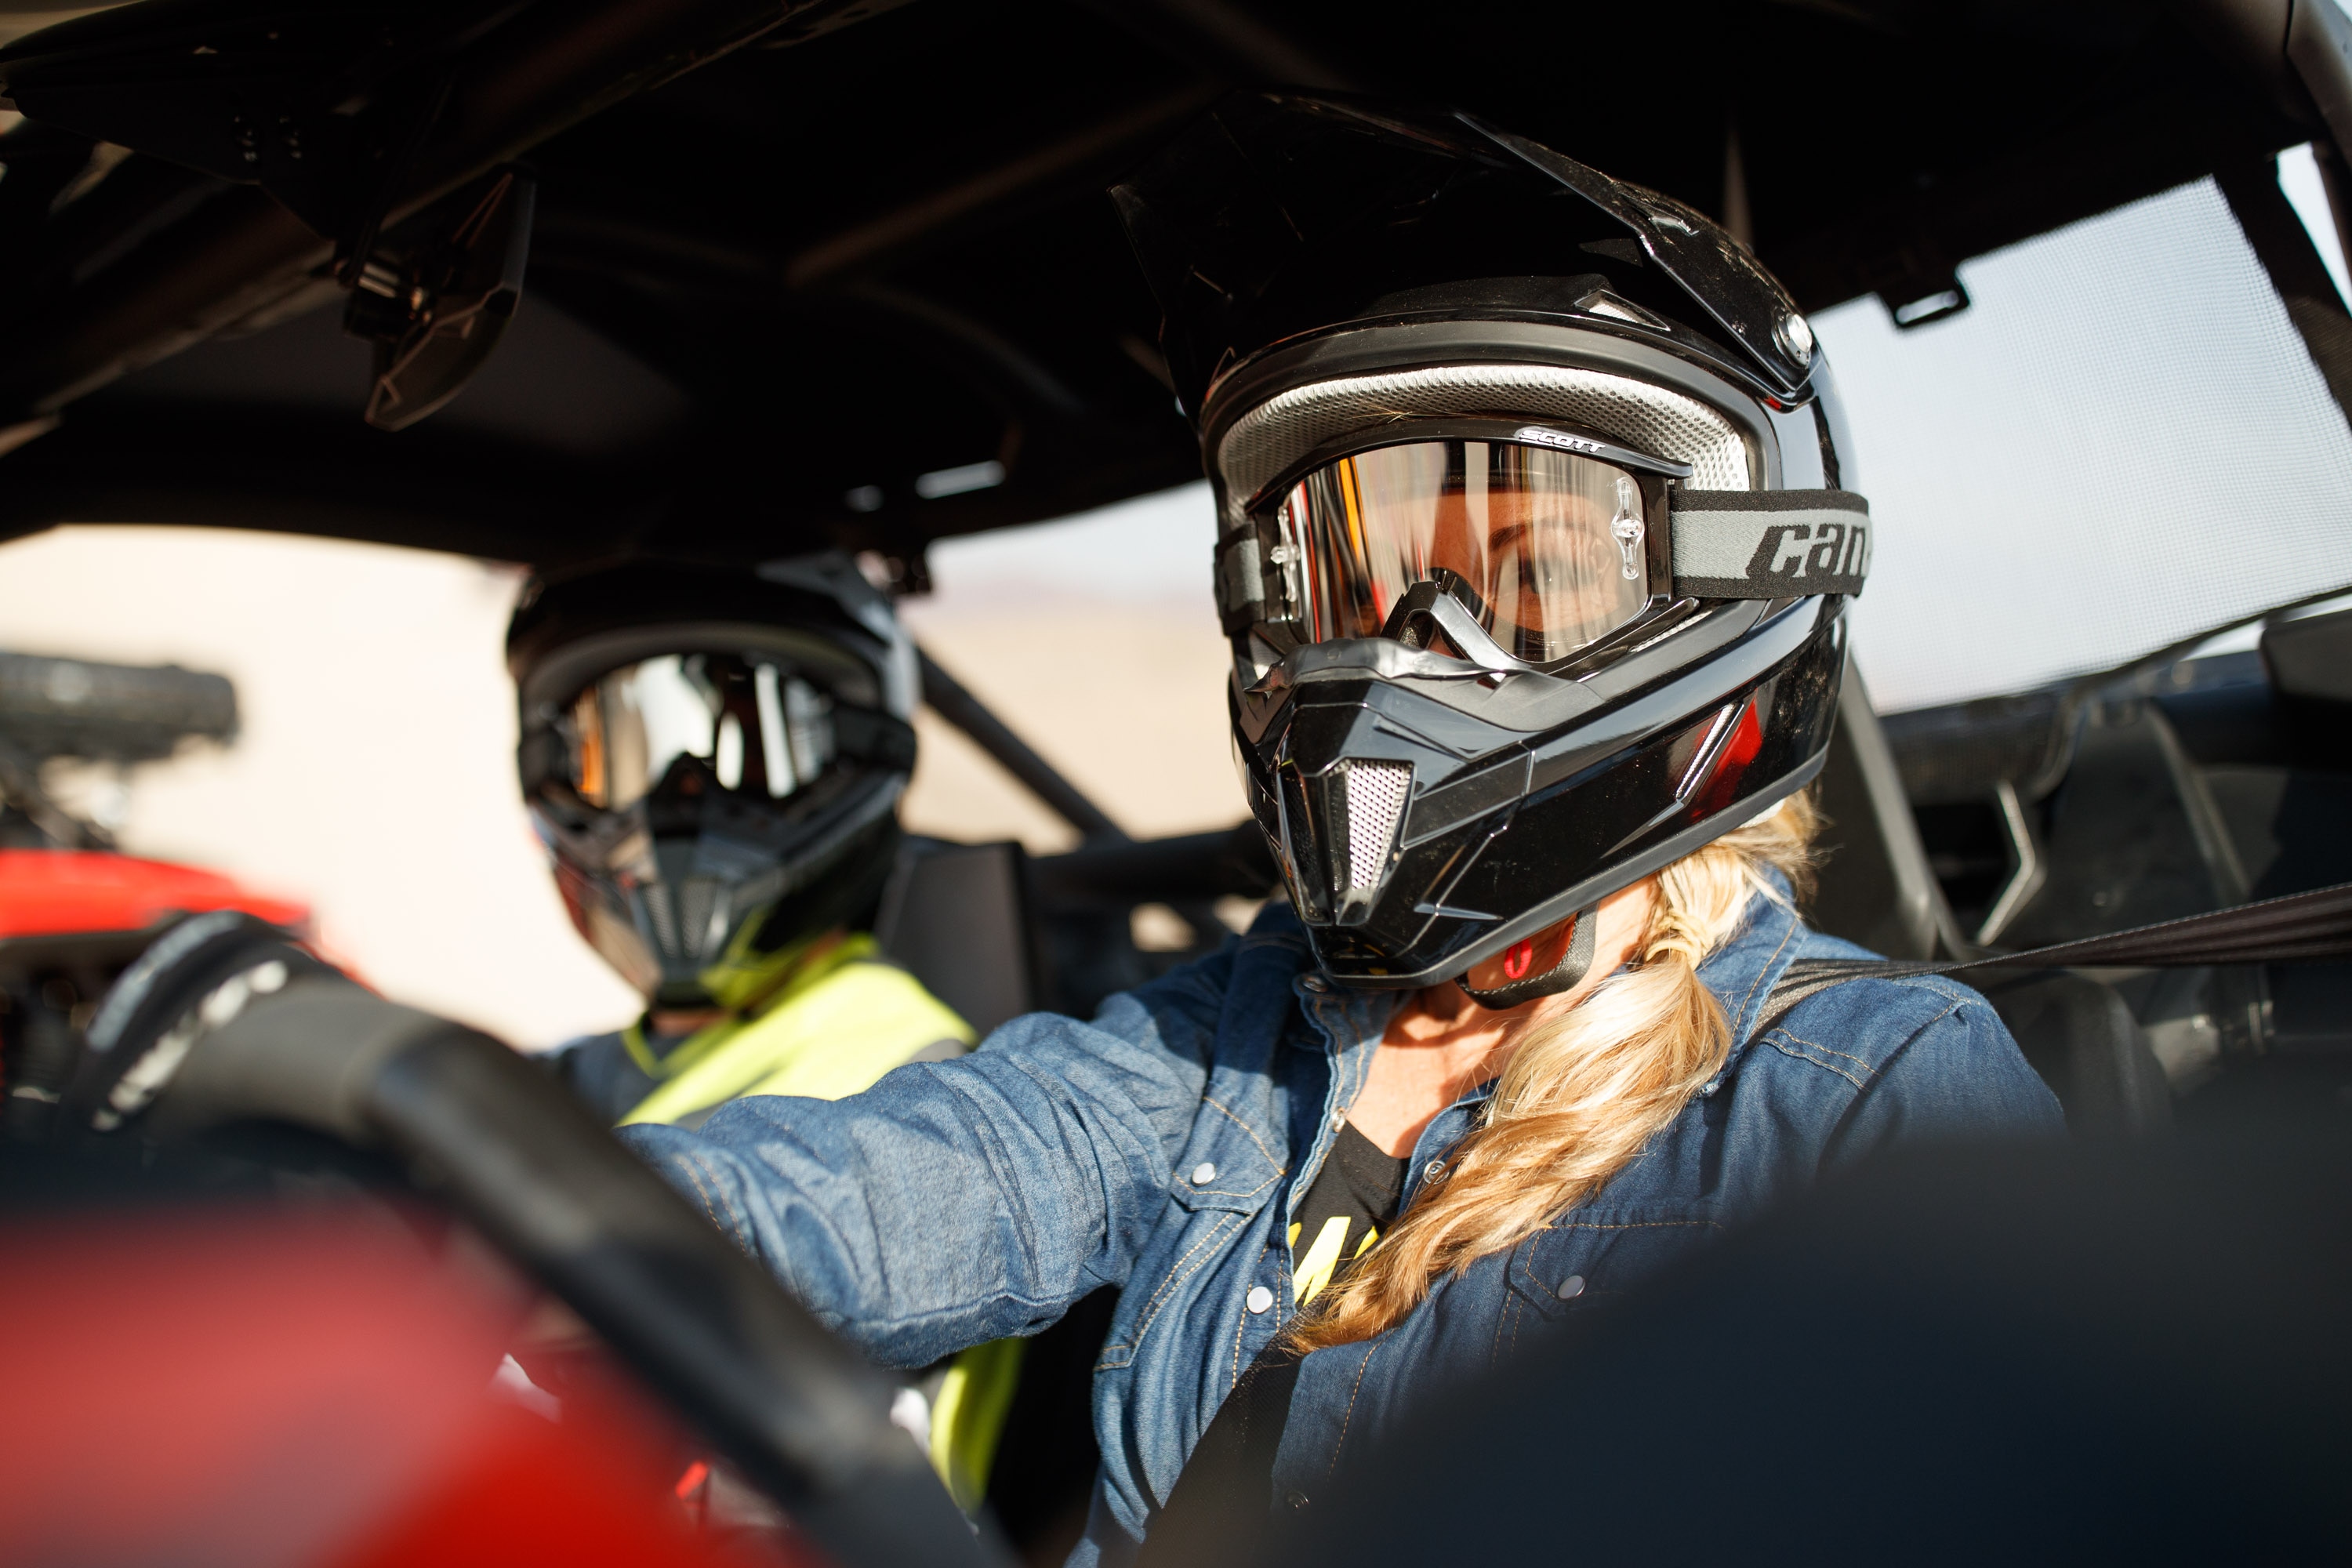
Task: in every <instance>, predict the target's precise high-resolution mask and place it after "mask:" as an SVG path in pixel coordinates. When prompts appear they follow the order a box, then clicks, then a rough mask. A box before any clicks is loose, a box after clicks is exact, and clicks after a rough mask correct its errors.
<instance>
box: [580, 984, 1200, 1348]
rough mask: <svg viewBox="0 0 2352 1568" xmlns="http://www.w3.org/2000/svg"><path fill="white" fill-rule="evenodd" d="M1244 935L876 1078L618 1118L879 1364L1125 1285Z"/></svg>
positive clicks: (1175, 1148)
mask: <svg viewBox="0 0 2352 1568" xmlns="http://www.w3.org/2000/svg"><path fill="white" fill-rule="evenodd" d="M1232 965H1233V950H1232V948H1231V947H1230V946H1228V948H1227V949H1226V950H1225V951H1224V952H1220V953H1217V954H1215V955H1213V956H1212V957H1210V958H1208V959H1204V960H1202V962H1201V963H1195V964H1191V965H1188V966H1187V967H1185V968H1183V969H1181V970H1178V971H1177V972H1175V973H1172V974H1170V975H1168V976H1166V977H1165V978H1163V979H1160V980H1159V981H1155V982H1154V983H1152V984H1150V985H1147V986H1144V987H1142V988H1140V989H1139V990H1137V991H1134V992H1131V993H1127V994H1121V995H1118V996H1114V997H1112V998H1111V999H1110V1000H1109V1001H1108V1002H1107V1003H1105V1004H1104V1005H1103V1007H1102V1010H1101V1012H1100V1013H1098V1014H1097V1016H1096V1017H1095V1020H1094V1021H1093V1022H1092V1023H1091V1024H1082V1023H1080V1022H1078V1021H1077V1020H1076V1019H1074V1018H1064V1017H1059V1016H1055V1015H1052V1014H1045V1013H1036V1014H1031V1015H1029V1016H1026V1017H1022V1018H1016V1019H1014V1020H1013V1021H1012V1022H1011V1023H1009V1024H1006V1025H1005V1026H1003V1027H1002V1028H1000V1029H998V1030H997V1031H996V1032H995V1033H994V1034H992V1035H991V1036H990V1037H988V1038H987V1039H986V1040H984V1041H982V1043H981V1045H980V1047H979V1048H978V1049H977V1050H975V1051H974V1052H972V1053H971V1055H970V1056H967V1057H964V1058H961V1059H960V1060H956V1061H952V1062H940V1063H923V1064H917V1065H914V1066H909V1067H905V1068H899V1069H898V1070H897V1071H896V1072H893V1073H890V1074H889V1075H887V1077H885V1078H884V1079H882V1080H881V1081H880V1082H879V1083H877V1084H876V1085H875V1087H874V1088H873V1089H869V1090H867V1091H866V1093H864V1094H858V1095H852V1096H850V1097H848V1098H846V1099H844V1100H798V1099H785V1098H779V1097H757V1098H751V1099H746V1100H738V1101H736V1102H734V1103H733V1104H731V1105H729V1106H727V1107H726V1108H724V1109H723V1110H720V1111H719V1113H718V1114H716V1115H714V1116H713V1117H711V1118H710V1120H709V1121H707V1122H705V1123H704V1124H703V1126H702V1127H701V1129H700V1130H699V1131H695V1132H686V1131H679V1130H677V1129H676V1128H670V1127H642V1126H641V1127H628V1128H624V1129H622V1131H621V1136H622V1137H623V1138H624V1139H625V1141H626V1142H628V1144H629V1145H630V1146H631V1147H632V1148H634V1149H635V1150H636V1151H637V1152H638V1153H639V1154H640V1155H642V1156H643V1157H644V1158H645V1159H646V1161H647V1162H648V1163H651V1164H652V1165H653V1166H654V1168H655V1169H656V1170H657V1171H659V1172H661V1173H662V1174H663V1175H664V1176H666V1177H667V1178H668V1180H669V1181H670V1182H671V1183H672V1184H674V1185H676V1186H677V1188H678V1189H679V1190H680V1191H682V1192H684V1193H686V1194H688V1197H689V1198H691V1199H693V1200H694V1201H695V1202H696V1203H697V1204H698V1205H699V1206H700V1207H701V1208H702V1210H703V1212H704V1213H706V1214H707V1215H709V1216H710V1219H711V1220H712V1222H713V1223H714V1224H716V1225H718V1226H719V1227H720V1228H721V1229H723V1230H725V1231H727V1232H728V1233H729V1234H730V1235H731V1236H733V1237H735V1238H736V1240H737V1242H738V1243H739V1244H740V1245H741V1246H742V1247H743V1248H744V1249H745V1250H746V1251H748V1252H750V1253H751V1254H752V1255H753V1256H754V1257H756V1258H759V1259H760V1260H761V1262H763V1263H765V1264H766V1265H767V1266H768V1268H770V1269H771V1270H772V1272H773V1273H774V1274H775V1276H776V1277H777V1279H780V1280H782V1282H783V1284H784V1285H785V1287H786V1288H787V1289H791V1290H792V1291H793V1294H794V1295H796V1296H798V1297H799V1298H800V1299H801V1300H803V1301H804V1302H806V1303H807V1304H808V1306H809V1307H810V1308H811V1310H814V1311H815V1312H816V1314H817V1315H818V1316H819V1317H820V1318H821V1319H823V1320H824V1321H825V1323H826V1324H827V1325H828V1326H830V1327H832V1328H834V1329H835V1330H836V1331H839V1332H841V1333H842V1334H844V1335H845V1336H846V1337H847V1338H848V1339H850V1340H851V1341H852V1342H855V1343H856V1344H857V1345H858V1346H859V1347H860V1348H861V1349H862V1350H864V1351H865V1352H866V1354H868V1355H870V1356H872V1357H873V1358H874V1359H876V1360H877V1361H879V1362H881V1363H884V1364H885V1365H891V1366H901V1367H916V1366H926V1365H929V1363H932V1362H935V1361H937V1360H939V1359H940V1357H942V1356H944V1355H948V1354H950V1353H951V1352H955V1351H958V1350H961V1349H963V1348H964V1347H965V1346H968V1345H973V1344H978V1343H980V1342H983V1341H986V1340H992V1339H998V1338H1002V1337H1003V1336H1005V1335H1008V1334H1020V1333H1029V1332H1034V1331H1036V1330H1038V1329H1041V1328H1043V1327H1045V1325H1046V1324H1048V1323H1051V1322H1053V1321H1055V1319H1057V1318H1059V1317H1060V1316H1061V1315H1062V1312H1063V1311H1064V1310H1065V1309H1066V1308H1067V1307H1068V1306H1069V1304H1070V1303H1071V1302H1073V1301H1075V1300H1077V1299H1078V1298H1080V1297H1082V1296H1084V1295H1086V1294H1087V1292H1088V1291H1090V1290H1092V1289H1096V1288H1097V1286H1101V1285H1107V1284H1118V1283H1120V1282H1122V1281H1123V1280H1124V1279H1125V1278H1126V1275H1127V1270H1128V1268H1129V1266H1130V1264H1131V1262H1132V1260H1133V1258H1134V1257H1135V1256H1136V1253H1137V1251H1138V1250H1139V1248H1140V1247H1141V1246H1142V1244H1143V1241H1144V1239H1145V1237H1147V1236H1148V1235H1149V1234H1150V1229H1151V1226H1153V1224H1154V1223H1155V1222H1156V1221H1157V1220H1158V1219H1159V1217H1160V1213H1161V1210H1162V1209H1163V1208H1164V1206H1165V1205H1166V1204H1167V1202H1168V1193H1169V1190H1170V1187H1171V1183H1172V1176H1171V1166H1172V1163H1173V1162H1174V1161H1175V1159H1176V1157H1177V1155H1178V1154H1179V1153H1180V1152H1181V1148H1182V1145H1183V1142H1184V1140H1185V1138H1186V1136H1187V1134H1188V1133H1189V1131H1190V1130H1191V1128H1192V1120H1193V1118H1194V1116H1195V1114H1196V1113H1197V1112H1198V1110H1199V1109H1200V1104H1201V1097H1202V1093H1203V1092H1204V1091H1205V1089H1206V1085H1207V1078H1208V1067H1209V1060H1210V1056H1211V1053H1212V1050H1213V1047H1214V1045H1215V1040H1216V1031H1217V1026H1218V1022H1219V1017H1220V1015H1221V1012H1222V1007H1223V997H1224V992H1225V986H1226V982H1227V979H1228V977H1229V975H1230V973H1231V971H1232Z"/></svg>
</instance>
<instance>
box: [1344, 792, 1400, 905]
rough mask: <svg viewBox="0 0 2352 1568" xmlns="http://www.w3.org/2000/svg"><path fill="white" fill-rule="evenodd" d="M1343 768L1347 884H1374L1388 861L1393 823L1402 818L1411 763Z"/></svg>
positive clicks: (1395, 828) (1393, 831)
mask: <svg viewBox="0 0 2352 1568" xmlns="http://www.w3.org/2000/svg"><path fill="white" fill-rule="evenodd" d="M1347 769H1348V885H1349V887H1351V888H1370V887H1376V886H1378V885H1379V883H1380V879H1381V868H1383V867H1385V866H1386V865H1387V864H1388V858H1389V846H1390V845H1391V844H1393V843H1395V842H1396V832H1397V824H1398V823H1399V822H1402V820H1403V819H1404V802H1405V796H1406V795H1409V794H1411V793H1412V764H1411V763H1348V764H1347Z"/></svg>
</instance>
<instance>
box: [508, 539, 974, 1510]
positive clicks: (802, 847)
mask: <svg viewBox="0 0 2352 1568" xmlns="http://www.w3.org/2000/svg"><path fill="white" fill-rule="evenodd" d="M507 651H508V659H509V667H510V668H511V670H512V673H513V675H514V679H515V684H516V689H517V691H518V694H519V697H520V703H521V710H522V713H521V728H522V742H521V745H520V751H519V753H518V754H519V760H520V769H521V774H522V787H523V795H524V798H525V800H526V801H527V802H528V804H529V807H530V815H531V819H532V821H533V823H534V824H535V825H536V826H537V827H538V829H539V833H540V836H541V838H542V840H543V841H544V842H545V844H546V846H547V848H548V852H549V855H550V858H551V860H552V862H553V865H554V869H555V878H556V884H557V886H558V888H559V889H561V890H562V895H563V901H564V906H565V908H566V909H567V910H569V911H570V913H571V915H572V923H573V924H574V925H576V926H577V927H578V928H579V930H580V934H581V935H582V936H583V937H585V938H586V939H587V941H588V942H589V944H590V945H591V946H593V947H594V948H595V949H596V951H597V952H599V953H600V954H602V955H603V956H604V960H605V962H607V963H610V964H611V965H612V966H613V967H614V970H616V971H618V972H619V973H620V974H621V976H622V978H623V979H625V980H626V981H627V982H628V983H629V984H631V985H633V986H635V988H636V989H637V990H638V991H639V992H640V993H641V994H643V995H644V996H645V998H646V1013H645V1016H643V1017H642V1018H640V1019H639V1020H638V1021H637V1022H635V1023H634V1024H631V1025H630V1026H628V1027H627V1028H625V1029H623V1030H621V1031H620V1032H619V1033H617V1034H610V1035H600V1036H595V1037H590V1038H586V1039H580V1040H574V1041H572V1042H570V1043H568V1044H566V1045H564V1046H562V1047H559V1048H558V1049H557V1050H555V1051H553V1052H551V1053H550V1054H549V1057H548V1058H546V1059H547V1060H548V1061H549V1063H550V1065H551V1067H552V1068H553V1069H554V1070H555V1071H556V1072H557V1074H558V1075H559V1076H561V1077H562V1079H563V1080H564V1081H565V1082H566V1083H568V1084H569V1085H571V1087H572V1089H574V1090H576V1091H577V1092H578V1093H579V1094H580V1096H581V1098H583V1100H586V1101H587V1102H588V1103H589V1105H590V1106H591V1107H593V1109H594V1110H596V1111H597V1113H598V1114H599V1115H601V1116H603V1117H604V1118H605V1119H606V1120H608V1121H612V1122H614V1123H615V1124H617V1125H623V1126H629V1125H652V1124H662V1125H671V1126H679V1127H693V1126H697V1125H699V1124H700V1123H701V1121H703V1120H704V1119H705V1118H707V1117H709V1115H710V1114H711V1112H712V1111H713V1110H716V1109H717V1108H718V1107H719V1106H720V1105H722V1104H724V1103H725V1102H727V1101H728V1100H733V1099H735V1098H736V1097H738V1096H740V1095H746V1094H765V1095H803V1096H808V1097H811V1098H814V1099H819V1100H834V1099H838V1098H840V1097H841V1096H844V1095H849V1094H855V1093H856V1092H857V1091H859V1090H860V1089H866V1088H868V1087H870V1086H871V1085H872V1084H873V1083H874V1082H875V1080H876V1079H879V1078H881V1077H882V1075H883V1074H885V1073H887V1072H888V1071H889V1070H890V1069H891V1068H896V1067H899V1066H902V1065H904V1064H906V1063H908V1062H913V1061H940V1060H946V1059H948V1058H953V1057H958V1056H961V1055H962V1054H963V1053H964V1052H965V1051H966V1050H968V1049H969V1048H970V1047H971V1042H972V1039H973V1034H972V1030H971V1026H969V1025H967V1024H966V1023H965V1022H964V1021H963V1020H962V1019H961V1018H960V1017H958V1016H956V1014H955V1013H954V1012H953V1011H952V1010H951V1009H950V1008H949V1007H948V1006H947V1005H945V1004H944V1003H942V1002H940V1000H939V999H938V998H936V997H934V996H933V995H932V994H930V993H929V991H927V990H925V989H924V988H923V986H922V984H921V983H920V982H919V981H918V980H916V978H915V977H914V976H913V975H911V974H909V973H907V972H906V971H905V970H903V969H900V968H898V966H897V965H896V964H893V963H890V962H889V961H888V960H887V958H885V957H884V956H883V954H882V953H881V952H879V951H877V947H876V944H875V940H874V937H873V936H872V934H871V933H870V932H869V931H866V929H864V928H865V925H866V922H868V921H870V919H871V917H872V914H873V911H874V910H875V907H876V905H877V903H878V901H879V900H880V899H881V896H882V890H883V884H884V882H885V880H886V879H887V878H888V876H889V874H890V870H891V868H892V866H893V864H894V863H895V861H896V858H897V854H898V846H899V842H900V834H899V830H898V815H897V813H898V797H899V795H901V794H902V793H904V791H905V789H906V786H907V780H908V775H909V773H910V772H911V771H912V769H913V767H914V763H915V732H914V730H913V728H912V726H911V725H910V723H909V722H908V721H909V720H910V718H911V717H912V715H913V712H914V706H915V701H916V695H917V686H918V679H919V678H918V675H917V665H916V658H915V652H914V645H913V644H912V642H911V641H909V640H908V637H907V636H906V634H905V632H904V631H903V630H902V629H901V628H900V627H899V625H898V617H897V616H895V615H894V614H893V613H892V611H891V607H890V604H889V601H888V600H887V598H886V597H884V595H881V594H880V593H878V592H877V590H875V589H874V588H873V587H871V586H870V585H868V584H867V583H866V580H865V579H864V578H863V577H862V576H860V575H859V574H858V572H857V570H856V566H855V565H854V564H853V563H851V562H850V561H849V560H848V559H847V558H846V557H845V556H842V555H839V554H832V555H821V556H814V557H808V558H805V559H801V560H793V561H783V562H774V563H769V564H767V565H765V566H763V567H761V569H760V572H759V574H758V576H757V577H756V578H753V579H751V580H748V581H747V580H746V579H745V578H744V576H743V575H742V574H739V573H734V572H722V571H717V570H711V569H706V568H699V567H692V566H683V565H667V564H660V563H629V564H627V565H625V566H617V567H610V568H605V569H600V570H596V571H592V572H587V573H583V574H574V575H570V576H560V577H554V578H551V579H546V580H542V581H540V582H536V583H534V584H532V585H531V586H530V589H529V590H528V592H527V593H526V595H525V598H524V602H523V604H522V605H521V607H520V609H519V610H518V611H517V613H516V616H515V619H514V623H513V625H512V626H511V628H510V629H509V633H508V639H507ZM959 1348H961V1347H959ZM1018 1352H1019V1346H1018V1345H1017V1344H1013V1345H1006V1344H989V1345H981V1346H979V1347H977V1348H975V1349H972V1350H969V1351H965V1352H963V1353H962V1354H961V1355H959V1356H957V1357H956V1358H955V1360H954V1361H953V1363H952V1364H950V1365H949V1366H947V1367H945V1368H943V1369H941V1370H940V1371H939V1372H937V1373H934V1374H933V1375H932V1376H931V1377H930V1378H929V1379H928V1380H927V1382H926V1384H925V1385H924V1386H923V1387H922V1388H921V1389H920V1390H919V1392H920V1393H922V1394H924V1395H925V1396H926V1397H925V1400H924V1403H923V1409H924V1419H923V1421H922V1422H921V1423H919V1425H921V1426H926V1427H927V1428H928V1436H929V1438H930V1443H931V1452H932V1458H933V1462H934V1463H935V1464H936V1465H937V1466H938V1468H939V1469H940V1474H941V1477H942V1478H943V1479H945V1480H946V1481H947V1482H948V1484H949V1489H950V1491H951V1492H953V1493H954V1494H955V1497H956V1500H957V1501H958V1502H959V1503H960V1504H961V1505H962V1506H963V1507H964V1508H966V1509H967V1510H969V1509H973V1508H976V1507H977V1506H978V1505H979V1503H980V1501H981V1499H982V1494H983V1493H984V1492H985V1490H986V1487H987V1483H988V1476H989V1471H990V1468H991V1466H992V1461H993V1458H994V1457H995V1449H996V1443H997V1438H998V1436H999V1435H1000V1430H1001V1427H1002V1426H1003V1419H1004V1415H1005V1412H1006V1409H1007V1408H1008V1406H1009V1404H1010V1401H1011V1398H1012V1394H1013V1386H1014V1384H1016V1383H1017V1381H1018V1378H1019V1373H1020V1363H1021V1358H1020V1355H1019V1353H1018ZM933 1359H934V1360H935V1361H936V1360H939V1359H940V1358H937V1357H935V1358H933Z"/></svg>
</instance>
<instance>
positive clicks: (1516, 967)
mask: <svg viewBox="0 0 2352 1568" xmlns="http://www.w3.org/2000/svg"><path fill="white" fill-rule="evenodd" d="M1535 962H1536V943H1535V939H1534V938H1533V937H1528V939H1526V940H1525V941H1523V942H1513V943H1511V945H1510V949H1509V951H1507V952H1505V953H1504V954H1503V978H1504V979H1506V980H1525V979H1526V978H1527V977H1528V970H1530V969H1532V968H1534V967H1535Z"/></svg>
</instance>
